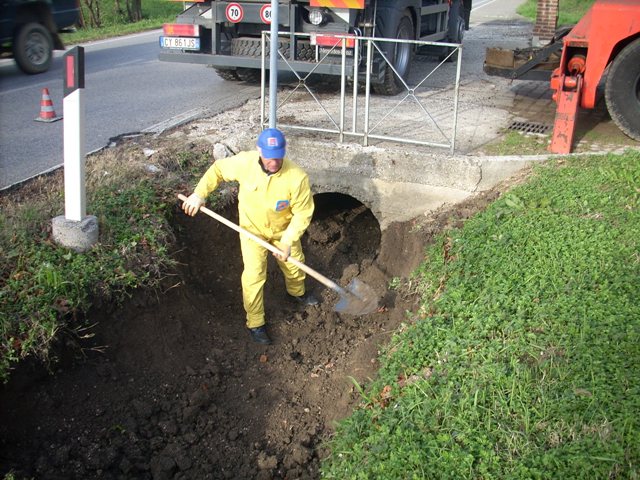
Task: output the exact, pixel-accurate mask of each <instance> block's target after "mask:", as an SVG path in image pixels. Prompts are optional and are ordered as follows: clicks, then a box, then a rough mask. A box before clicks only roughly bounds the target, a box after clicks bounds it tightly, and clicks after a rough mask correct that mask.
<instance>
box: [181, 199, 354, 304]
mask: <svg viewBox="0 0 640 480" xmlns="http://www.w3.org/2000/svg"><path fill="white" fill-rule="evenodd" d="M178 198H179V199H180V200H182V201H183V202H185V201H186V200H187V197H185V196H184V195H183V194H181V193H179V194H178ZM200 211H201V212H202V213H204V214H206V215H209V216H210V217H211V218H214V219H216V220H218V221H219V222H220V223H223V224H225V225H226V226H227V227H229V228H231V229H233V230H235V231H236V232H238V233H240V234H241V235H244V236H246V237H248V238H250V239H251V240H253V241H254V242H256V243H258V244H260V245H262V246H263V247H264V248H266V249H267V250H269V251H271V252H273V253H277V254H279V255H282V251H280V250H279V249H278V248H276V247H274V246H273V245H271V244H270V243H269V242H266V241H264V240H263V239H262V238H260V237H258V236H257V235H254V234H253V233H251V232H249V231H247V230H245V229H244V228H242V227H241V226H239V225H236V224H235V223H233V222H232V221H230V220H227V219H226V218H224V217H223V216H222V215H218V214H217V213H216V212H214V211H212V210H209V209H208V208H207V207H204V206H203V207H200ZM286 261H287V262H289V263H292V264H293V265H295V266H296V267H298V268H299V269H300V270H302V271H303V272H306V273H308V274H309V275H311V276H312V277H313V278H315V279H316V280H318V281H319V282H320V283H322V284H323V285H324V286H325V287H328V288H330V289H331V290H334V291H336V292H338V293H339V294H340V295H346V291H345V290H344V289H343V288H342V287H340V286H339V285H338V284H337V283H336V282H334V281H333V280H330V279H328V278H327V277H325V276H324V275H322V274H321V273H320V272H316V271H315V270H314V269H312V268H311V267H308V266H307V265H305V264H304V263H302V262H301V261H300V260H296V259H295V258H293V257H291V256H289V257H287V259H286Z"/></svg>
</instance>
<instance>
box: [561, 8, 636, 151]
mask: <svg viewBox="0 0 640 480" xmlns="http://www.w3.org/2000/svg"><path fill="white" fill-rule="evenodd" d="M562 41H563V47H562V54H561V58H560V66H559V67H558V68H556V69H555V70H554V72H553V74H552V76H551V88H552V89H553V90H555V92H554V94H553V99H554V100H555V101H556V103H557V108H556V118H555V123H554V129H553V138H552V140H551V145H550V146H549V150H550V151H552V152H554V153H569V152H571V147H572V144H573V135H574V131H575V124H576V116H577V113H578V107H582V108H587V109H591V108H594V106H595V103H596V98H597V89H598V85H599V84H600V81H601V80H602V77H603V75H604V74H605V71H607V69H608V72H607V80H606V83H605V100H606V103H607V108H608V110H609V114H610V115H611V118H612V119H613V121H614V122H615V123H616V124H617V125H618V127H620V129H621V130H622V131H623V132H624V133H625V134H627V135H628V136H630V137H631V138H634V139H635V140H638V141H640V1H639V0H596V1H595V3H594V4H593V6H592V7H591V9H590V10H589V11H588V12H587V14H586V15H585V16H584V17H583V18H582V19H581V20H580V22H579V23H578V24H577V25H576V26H575V27H573V29H571V31H570V32H569V33H568V34H567V35H566V36H564V37H563V39H562Z"/></svg>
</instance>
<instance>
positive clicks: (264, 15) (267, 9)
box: [260, 3, 271, 25]
mask: <svg viewBox="0 0 640 480" xmlns="http://www.w3.org/2000/svg"><path fill="white" fill-rule="evenodd" d="M260 20H262V23H266V24H267V25H268V24H270V23H271V5H269V4H268V3H267V4H264V5H263V6H262V8H261V9H260Z"/></svg>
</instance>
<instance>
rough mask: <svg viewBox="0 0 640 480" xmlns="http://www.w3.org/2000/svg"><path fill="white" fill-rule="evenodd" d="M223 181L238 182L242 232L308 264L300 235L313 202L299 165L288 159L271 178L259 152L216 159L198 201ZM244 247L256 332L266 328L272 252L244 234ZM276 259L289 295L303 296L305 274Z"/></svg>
mask: <svg viewBox="0 0 640 480" xmlns="http://www.w3.org/2000/svg"><path fill="white" fill-rule="evenodd" d="M221 181H227V182H230V181H237V182H238V183H239V184H240V190H239V193H238V212H239V217H240V220H239V223H240V226H241V227H242V228H244V229H246V230H248V231H249V232H251V233H253V234H255V235H257V236H259V237H261V238H262V239H264V240H265V241H267V242H269V243H271V244H272V245H274V246H275V247H277V248H281V244H286V245H291V256H292V257H293V258H295V259H297V260H300V261H301V262H304V254H303V252H302V246H301V244H300V237H301V236H302V234H303V233H304V232H305V230H306V229H307V227H308V226H309V223H311V217H312V215H313V209H314V204H313V196H312V194H311V188H310V186H309V177H308V176H307V174H306V173H305V172H304V171H303V170H302V169H301V168H300V167H298V166H297V165H296V164H295V163H293V162H292V161H290V160H289V159H287V158H285V159H284V161H283V163H282V167H281V168H280V170H278V172H276V173H273V174H267V173H266V172H265V171H264V170H263V168H262V166H261V163H260V156H259V154H258V152H257V151H250V152H241V153H239V154H237V155H234V156H232V157H229V158H223V159H220V160H216V161H215V162H214V163H213V165H212V166H211V167H210V168H209V169H208V170H207V172H206V173H205V174H204V176H203V177H202V178H201V179H200V181H199V182H198V185H197V186H196V188H195V190H194V192H195V193H196V194H197V195H198V196H199V197H200V198H207V196H208V195H209V194H210V193H211V192H213V191H214V190H215V189H216V188H217V186H218V184H219V183H220V182H221ZM240 247H241V250H242V261H243V262H244V271H243V272H242V299H243V304H244V309H245V311H246V312H247V327H248V328H256V327H260V326H262V325H264V324H265V319H264V300H263V290H264V282H265V281H266V278H267V253H268V250H267V249H266V248H264V247H263V246H261V245H259V244H258V243H256V242H254V241H253V240H251V239H249V238H246V237H245V236H244V235H240ZM277 261H278V265H279V267H280V269H281V270H282V273H283V274H284V278H285V284H286V287H287V292H288V293H289V294H290V295H293V296H295V297H299V296H301V295H304V293H305V287H304V280H305V276H306V275H305V273H304V272H303V271H302V270H300V269H299V268H298V267H296V266H294V265H292V264H290V263H286V262H283V261H281V260H277Z"/></svg>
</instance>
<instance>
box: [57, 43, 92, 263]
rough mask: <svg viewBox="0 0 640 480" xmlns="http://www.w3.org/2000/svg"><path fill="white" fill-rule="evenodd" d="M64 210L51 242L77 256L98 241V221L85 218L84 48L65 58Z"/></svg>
mask: <svg viewBox="0 0 640 480" xmlns="http://www.w3.org/2000/svg"><path fill="white" fill-rule="evenodd" d="M63 60H64V103H63V108H64V117H65V118H64V207H65V215H64V216H59V217H55V218H54V219H53V221H52V227H53V238H54V240H55V241H56V242H57V243H59V244H61V245H63V246H65V247H68V248H71V249H73V250H75V251H77V252H84V251H86V250H89V249H90V248H91V247H92V246H93V245H94V244H95V243H96V242H97V241H98V220H97V218H96V217H94V216H91V215H90V216H87V215H86V203H87V202H86V193H85V151H84V150H85V143H84V101H83V93H84V92H83V90H84V48H83V47H74V48H72V49H71V50H69V51H68V52H67V53H65V55H64V57H63Z"/></svg>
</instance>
